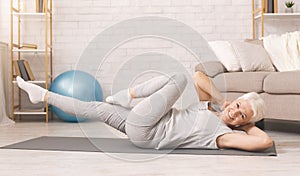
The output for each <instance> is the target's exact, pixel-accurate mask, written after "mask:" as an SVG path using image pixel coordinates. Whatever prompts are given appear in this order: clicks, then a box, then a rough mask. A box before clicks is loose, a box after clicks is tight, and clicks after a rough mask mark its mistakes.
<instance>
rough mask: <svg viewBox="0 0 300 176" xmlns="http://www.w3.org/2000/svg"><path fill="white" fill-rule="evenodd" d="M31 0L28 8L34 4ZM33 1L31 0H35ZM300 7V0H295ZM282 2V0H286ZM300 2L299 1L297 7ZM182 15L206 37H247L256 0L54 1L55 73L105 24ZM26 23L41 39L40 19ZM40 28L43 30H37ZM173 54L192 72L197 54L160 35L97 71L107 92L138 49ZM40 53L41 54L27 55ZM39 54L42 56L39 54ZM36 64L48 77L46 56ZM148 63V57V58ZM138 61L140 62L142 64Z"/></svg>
mask: <svg viewBox="0 0 300 176" xmlns="http://www.w3.org/2000/svg"><path fill="white" fill-rule="evenodd" d="M31 1H34V0H26V1H25V2H26V4H27V6H28V7H27V8H26V9H28V10H30V9H34V8H32V6H31V5H30V3H31ZM29 2H30V3H29ZM295 2H296V4H298V5H297V6H296V10H298V11H300V7H299V5H300V0H295ZM280 7H282V4H281V5H280ZM297 7H299V8H298V9H297ZM0 8H1V9H0V13H1V14H0V20H1V22H0V40H1V41H4V42H8V41H9V10H8V9H9V1H0ZM146 15H147V16H149V15H150V16H161V17H169V18H172V19H176V20H178V21H180V22H183V23H185V24H187V25H188V26H190V27H191V28H193V29H195V30H196V31H197V32H199V33H200V34H201V35H202V36H203V37H204V38H205V39H206V40H243V39H245V38H251V36H252V34H251V1H250V0H63V1H56V0H54V1H53V47H54V51H53V54H54V55H53V64H54V65H53V66H54V75H55V76H56V75H58V74H60V73H62V72H64V71H67V70H70V69H74V68H76V64H77V61H78V59H79V58H80V56H81V54H82V52H83V50H84V49H85V48H86V46H87V45H88V44H89V42H90V41H91V40H92V39H93V38H94V37H95V36H97V34H99V33H100V32H102V31H103V30H105V29H107V28H109V27H110V26H112V25H114V24H117V23H119V22H121V21H123V20H126V19H131V18H134V17H140V16H146ZM34 23H36V24H32V25H27V26H24V29H23V31H22V32H23V33H26V36H25V37H24V39H25V40H27V41H29V42H36V43H41V44H42V43H43V42H38V37H37V36H39V35H43V32H40V31H39V30H38V31H35V29H40V27H37V26H38V23H39V21H37V22H36V21H35V22H34ZM299 28H300V23H299V20H294V21H293V22H289V21H267V22H266V28H265V29H266V34H269V33H283V32H285V31H293V30H299ZM37 34H38V35H37ZM25 40H24V41H25ZM145 52H160V53H165V54H168V55H170V56H172V57H174V58H176V59H178V61H179V62H181V63H182V65H184V67H185V68H186V70H187V71H188V72H189V73H192V71H193V67H194V65H195V64H196V62H195V60H194V59H193V57H192V56H191V55H189V54H190V53H189V52H188V51H186V50H185V49H184V48H182V47H180V46H178V45H176V44H174V43H170V42H169V41H165V40H158V39H151V38H150V39H149V38H144V39H139V40H133V41H129V42H127V43H124V44H122V45H121V46H118V47H117V48H116V49H115V50H114V51H113V52H112V53H111V54H110V55H109V56H108V59H110V60H109V61H108V62H107V63H105V64H106V65H107V66H105V67H102V69H101V70H99V71H98V72H97V78H98V80H99V81H100V82H101V83H102V86H103V89H104V94H105V95H107V94H108V93H109V88H110V86H111V83H112V75H113V74H112V73H111V72H114V71H115V70H116V69H118V67H119V66H120V65H121V64H122V63H124V62H126V60H129V59H130V58H132V57H134V56H135V55H137V54H140V53H145ZM26 57H28V58H38V57H41V56H40V55H26ZM36 60H37V59H36ZM31 62H32V65H33V67H34V68H33V70H34V71H35V72H36V74H37V75H38V76H40V77H42V75H43V74H42V68H41V67H40V65H41V64H42V62H41V61H31ZM147 64H148V63H147ZM137 67H138V66H137Z"/></svg>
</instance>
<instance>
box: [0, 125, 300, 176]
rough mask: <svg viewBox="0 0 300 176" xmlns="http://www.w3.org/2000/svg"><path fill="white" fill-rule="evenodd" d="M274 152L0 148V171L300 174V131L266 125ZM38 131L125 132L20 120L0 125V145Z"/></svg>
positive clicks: (31, 175)
mask: <svg viewBox="0 0 300 176" xmlns="http://www.w3.org/2000/svg"><path fill="white" fill-rule="evenodd" d="M268 133H269V134H270V136H271V137H272V138H273V139H274V140H275V142H276V147H277V152H278V156H277V157H261V156H247V157H245V156H242V157H241V156H208V155H205V156H200V155H174V154H172V155H168V154H165V155H160V156H157V155H131V156H128V155H121V154H107V153H99V152H58V151H29V150H27V151H26V150H14V149H0V176H12V175H14V176H18V175H22V176H35V175H38V176H39V175H42V176H51V175H55V176H60V175H64V176H68V175H70V176H71V175H72V176H77V175H84V176H93V175H143V176H158V175H172V176H173V175H205V176H210V175H220V176H227V175H228V176H229V175H230V176H233V175H239V176H240V175H245V176H247V175H250V176H260V175H262V176H266V175H270V176H276V175H278V176H282V175H287V176H296V175H297V176H298V175H300V135H299V134H293V133H282V132H274V131H268ZM38 136H78V137H81V136H88V137H126V136H124V135H122V134H120V133H119V132H117V131H115V130H113V129H111V128H110V127H107V126H106V125H104V124H102V123H100V122H86V123H83V124H80V125H79V124H76V123H63V122H58V121H52V122H49V123H48V124H46V123H44V122H42V121H41V122H37V121H21V122H17V123H16V124H15V125H14V126H11V127H0V145H1V146H4V145H8V144H12V143H15V142H19V141H23V140H27V139H30V138H34V137H38Z"/></svg>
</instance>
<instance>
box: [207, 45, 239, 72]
mask: <svg viewBox="0 0 300 176" xmlns="http://www.w3.org/2000/svg"><path fill="white" fill-rule="evenodd" d="M208 44H209V45H210V47H211V48H212V50H213V51H214V53H215V54H216V56H217V58H218V59H219V60H220V62H221V63H222V64H223V65H224V67H225V68H226V69H227V71H240V70H241V66H240V63H239V60H238V58H237V56H236V54H235V52H234V50H233V48H232V46H231V44H230V42H228V41H210V42H208Z"/></svg>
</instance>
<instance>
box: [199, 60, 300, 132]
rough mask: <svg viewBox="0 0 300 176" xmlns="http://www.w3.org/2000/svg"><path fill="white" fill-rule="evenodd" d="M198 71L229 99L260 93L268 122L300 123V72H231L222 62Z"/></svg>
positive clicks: (206, 64)
mask: <svg viewBox="0 0 300 176" xmlns="http://www.w3.org/2000/svg"><path fill="white" fill-rule="evenodd" d="M195 71H201V72H203V73H205V74H206V75H208V76H209V77H210V78H211V79H212V80H213V82H214V83H215V84H216V86H217V88H218V89H219V90H220V91H221V92H222V93H223V94H224V95H225V96H226V98H227V99H229V100H233V99H235V98H237V97H238V96H240V95H242V94H244V93H247V92H257V93H259V94H260V95H261V96H262V98H263V99H264V100H265V102H266V105H267V111H266V117H265V119H277V120H288V121H290V122H296V123H298V124H300V71H289V72H228V71H227V70H226V69H225V67H224V66H223V65H222V64H221V62H218V61H212V62H206V63H201V64H198V65H196V67H195ZM277 126H280V123H279V124H277ZM298 127H299V125H298ZM287 128H288V127H287ZM298 129H299V128H298Z"/></svg>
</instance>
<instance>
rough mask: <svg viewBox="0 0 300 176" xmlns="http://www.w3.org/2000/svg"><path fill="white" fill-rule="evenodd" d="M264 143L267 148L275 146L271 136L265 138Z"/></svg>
mask: <svg viewBox="0 0 300 176" xmlns="http://www.w3.org/2000/svg"><path fill="white" fill-rule="evenodd" d="M263 145H264V147H265V148H270V147H272V146H273V140H272V139H271V138H267V139H264V141H263Z"/></svg>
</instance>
